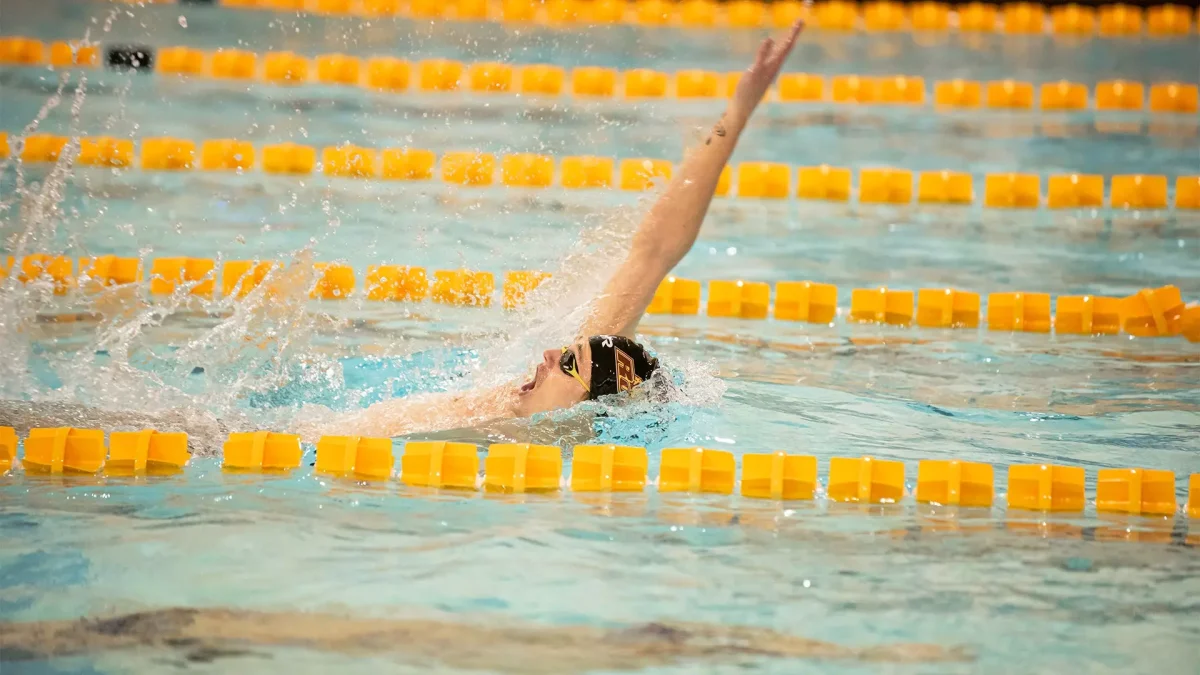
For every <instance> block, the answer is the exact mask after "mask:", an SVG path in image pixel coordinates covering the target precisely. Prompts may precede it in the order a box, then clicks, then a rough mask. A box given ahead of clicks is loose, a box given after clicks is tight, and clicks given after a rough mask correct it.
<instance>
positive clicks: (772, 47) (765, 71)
mask: <svg viewBox="0 0 1200 675" xmlns="http://www.w3.org/2000/svg"><path fill="white" fill-rule="evenodd" d="M803 30H804V21H803V20H802V19H801V20H798V21H796V23H794V24H792V27H791V29H790V30H788V34H787V37H786V38H784V40H783V41H782V42H779V43H776V42H775V41H774V40H772V39H771V38H767V39H766V40H763V43H762V45H760V46H759V48H758V55H757V56H756V57H755V58H754V63H752V64H750V67H749V68H747V69H746V72H745V74H743V75H742V79H741V80H739V81H738V85H737V89H735V90H734V93H733V100H732V101H731V102H730V105H729V109H730V112H732V113H733V114H734V115H737V116H738V117H740V118H741V120H746V119H748V118H749V117H750V115H751V114H753V113H754V109H755V108H757V107H758V103H759V102H760V101H762V99H763V96H765V95H766V93H767V89H769V88H770V87H771V83H772V82H774V81H775V77H776V76H777V75H779V69H780V68H782V67H783V62H784V61H787V57H788V54H791V53H792V47H795V46H796V38H798V37H800V33H801V32H802V31H803Z"/></svg>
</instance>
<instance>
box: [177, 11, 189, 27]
mask: <svg viewBox="0 0 1200 675" xmlns="http://www.w3.org/2000/svg"><path fill="white" fill-rule="evenodd" d="M179 27H180V28H187V17H186V16H183V15H182V14H181V15H180V16H179Z"/></svg>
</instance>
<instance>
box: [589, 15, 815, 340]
mask: <svg viewBox="0 0 1200 675" xmlns="http://www.w3.org/2000/svg"><path fill="white" fill-rule="evenodd" d="M803 28H804V23H803V22H800V21H798V22H796V24H795V25H794V26H792V30H791V32H790V33H789V34H788V35H787V37H786V39H784V40H783V42H781V43H780V44H779V45H776V44H775V43H774V42H773V41H772V40H770V39H768V40H765V41H764V42H763V44H762V46H761V47H760V48H759V50H758V56H757V57H756V58H755V60H754V63H753V64H752V65H751V66H750V68H749V69H748V70H747V71H746V73H745V74H744V75H743V76H742V78H741V79H740V80H739V81H738V86H737V89H736V91H735V92H734V96H733V98H731V99H730V101H729V106H728V107H727V108H726V109H725V113H724V114H722V115H721V119H720V120H718V121H717V123H716V124H715V125H713V128H712V134H711V135H710V136H709V137H708V140H706V141H705V142H704V145H702V146H700V147H699V148H697V149H696V150H695V151H693V152H691V153H689V154H688V156H687V157H686V158H685V159H684V161H683V162H682V163H680V165H679V168H678V171H677V172H676V173H675V175H674V177H673V178H672V179H671V182H670V183H669V184H668V185H667V187H666V189H665V190H663V193H662V195H661V196H660V197H659V198H658V201H657V202H655V203H654V206H652V207H651V208H650V212H649V213H647V214H646V217H645V219H644V220H642V222H641V224H640V225H639V226H638V229H637V232H635V233H634V235H633V245H632V247H631V248H630V251H629V255H628V257H626V258H625V261H624V262H623V263H621V266H620V267H619V268H617V270H616V273H615V274H613V276H612V279H610V280H609V281H608V284H607V285H606V286H605V287H604V291H603V292H602V293H601V294H600V296H599V297H598V298H597V299H596V301H595V304H594V305H593V306H592V312H591V314H590V315H589V317H588V319H587V321H585V322H584V325H583V329H582V334H583V335H598V334H599V335H603V334H617V335H625V336H627V337H633V333H634V332H635V331H636V330H637V325H638V321H640V320H641V318H642V315H643V314H645V313H646V308H647V307H649V306H650V301H651V300H653V299H654V292H655V290H657V289H658V285H659V283H661V282H662V280H663V278H665V277H666V276H667V274H668V273H669V272H670V271H671V269H672V268H673V267H675V265H676V264H678V263H679V261H680V260H682V259H683V256H685V255H687V252H688V251H689V250H690V249H691V248H692V244H694V243H695V242H696V237H697V235H699V234H700V225H701V224H702V223H703V222H704V214H705V213H707V212H708V205H709V204H710V203H711V202H712V198H713V194H714V193H715V192H716V191H717V182H718V181H719V180H720V178H721V170H722V169H724V168H725V164H726V163H728V161H729V156H730V155H731V154H732V153H733V148H734V146H736V145H737V140H738V137H739V136H740V135H741V133H742V129H744V128H745V126H746V122H747V121H748V120H749V119H750V115H751V114H752V113H753V112H754V109H755V108H756V107H757V106H758V103H759V101H761V100H762V97H763V94H765V93H766V91H767V88H768V87H769V86H770V85H771V82H772V81H774V80H775V76H776V75H777V74H778V73H779V69H780V67H782V65H783V62H784V60H785V59H786V58H787V55H788V54H789V53H790V52H791V50H792V46H793V45H794V44H795V43H796V38H797V37H798V36H799V35H800V31H801V30H802V29H803Z"/></svg>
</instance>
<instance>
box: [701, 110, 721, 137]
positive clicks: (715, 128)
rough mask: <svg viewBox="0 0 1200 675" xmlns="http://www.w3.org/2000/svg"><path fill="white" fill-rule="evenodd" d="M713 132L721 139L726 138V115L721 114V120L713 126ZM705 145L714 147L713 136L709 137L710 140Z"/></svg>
mask: <svg viewBox="0 0 1200 675" xmlns="http://www.w3.org/2000/svg"><path fill="white" fill-rule="evenodd" d="M712 132H713V133H714V134H716V135H718V136H720V137H721V138H725V113H721V119H719V120H717V123H716V124H714V125H713V130H712ZM704 144H705V145H712V135H711V134H710V135H709V137H708V140H706V141H704Z"/></svg>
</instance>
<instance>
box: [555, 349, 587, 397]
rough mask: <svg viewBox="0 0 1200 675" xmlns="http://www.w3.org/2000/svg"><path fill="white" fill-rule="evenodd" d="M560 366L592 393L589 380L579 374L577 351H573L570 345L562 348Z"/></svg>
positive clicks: (559, 359)
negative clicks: (588, 383)
mask: <svg viewBox="0 0 1200 675" xmlns="http://www.w3.org/2000/svg"><path fill="white" fill-rule="evenodd" d="M558 367H559V369H561V370H562V371H563V372H564V373H566V374H568V375H570V376H571V377H573V378H575V381H576V382H578V383H579V384H580V386H582V387H583V390H584V391H586V392H587V393H589V394H590V393H592V390H591V388H589V387H588V385H587V382H584V381H583V376H581V375H580V374H579V363H578V362H576V361H575V352H573V351H571V349H570V348H569V347H563V348H562V356H560V357H559V358H558Z"/></svg>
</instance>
